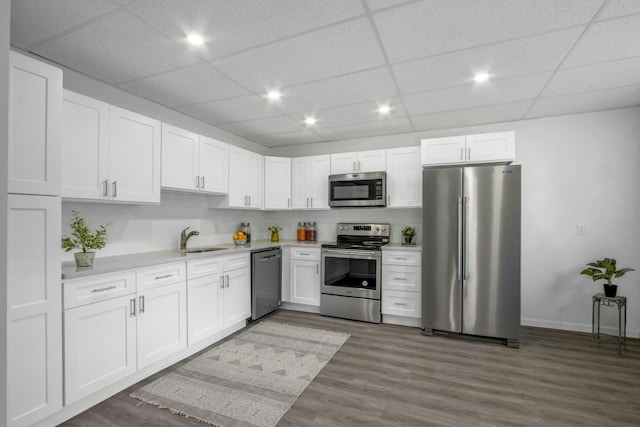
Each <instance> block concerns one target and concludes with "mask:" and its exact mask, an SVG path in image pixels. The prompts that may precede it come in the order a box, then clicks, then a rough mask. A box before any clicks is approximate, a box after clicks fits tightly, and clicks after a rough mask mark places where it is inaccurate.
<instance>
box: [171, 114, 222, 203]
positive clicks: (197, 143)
mask: <svg viewBox="0 0 640 427" xmlns="http://www.w3.org/2000/svg"><path fill="white" fill-rule="evenodd" d="M228 150H229V146H228V145H227V144H225V143H223V142H220V141H216V140H215V139H212V138H207V137H205V136H202V135H198V134H197V133H194V132H190V131H187V130H184V129H180V128H178V127H175V126H171V125H168V124H166V123H163V124H162V188H167V189H176V190H184V191H197V192H208V193H226V192H227V191H228V184H227V179H228V170H227V169H228V156H229V154H228Z"/></svg>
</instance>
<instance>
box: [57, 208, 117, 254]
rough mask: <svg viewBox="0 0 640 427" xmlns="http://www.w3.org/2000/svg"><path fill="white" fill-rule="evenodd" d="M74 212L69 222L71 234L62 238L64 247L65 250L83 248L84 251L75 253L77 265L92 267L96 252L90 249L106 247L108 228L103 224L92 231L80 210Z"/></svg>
mask: <svg viewBox="0 0 640 427" xmlns="http://www.w3.org/2000/svg"><path fill="white" fill-rule="evenodd" d="M72 212H73V218H72V219H71V222H70V223H69V226H70V227H71V236H68V237H64V238H63V239H62V249H64V250H65V252H69V251H71V250H73V249H82V252H76V253H74V254H73V255H74V257H75V259H76V266H78V267H91V266H92V265H93V259H94V257H95V254H96V253H95V252H90V250H91V249H102V248H104V246H105V245H106V243H107V228H106V227H105V226H104V225H101V226H99V228H98V229H97V230H95V231H94V232H93V233H92V232H91V230H89V227H87V224H86V223H85V220H84V218H83V217H81V216H80V212H78V211H72Z"/></svg>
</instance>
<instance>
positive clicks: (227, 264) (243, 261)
mask: <svg viewBox="0 0 640 427" xmlns="http://www.w3.org/2000/svg"><path fill="white" fill-rule="evenodd" d="M250 264H251V256H250V255H249V253H248V252H243V253H240V254H238V255H227V256H225V257H224V271H229V270H237V269H238V268H245V267H249V265H250Z"/></svg>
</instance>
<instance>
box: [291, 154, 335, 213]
mask: <svg viewBox="0 0 640 427" xmlns="http://www.w3.org/2000/svg"><path fill="white" fill-rule="evenodd" d="M330 165H331V156H330V155H328V154H327V155H321V156H308V157H296V158H294V159H291V206H292V208H293V209H329V174H330V173H331V166H330Z"/></svg>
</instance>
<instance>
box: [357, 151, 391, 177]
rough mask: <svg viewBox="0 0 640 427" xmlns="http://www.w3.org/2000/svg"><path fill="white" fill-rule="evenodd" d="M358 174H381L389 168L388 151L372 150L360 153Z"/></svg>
mask: <svg viewBox="0 0 640 427" xmlns="http://www.w3.org/2000/svg"><path fill="white" fill-rule="evenodd" d="M356 166H357V169H356V170H357V171H358V172H380V171H384V170H385V168H386V166H387V152H386V150H370V151H360V152H358V163H357V164H356Z"/></svg>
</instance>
